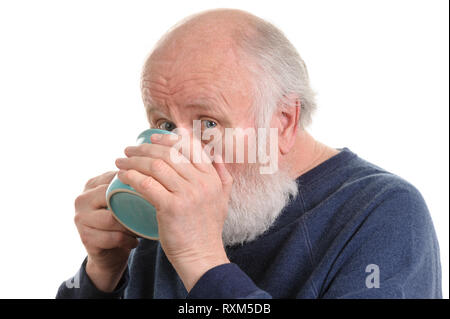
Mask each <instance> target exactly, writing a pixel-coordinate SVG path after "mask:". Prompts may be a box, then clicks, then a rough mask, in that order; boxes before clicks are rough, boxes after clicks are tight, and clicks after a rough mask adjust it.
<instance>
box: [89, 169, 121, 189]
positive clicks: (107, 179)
mask: <svg viewBox="0 0 450 319" xmlns="http://www.w3.org/2000/svg"><path fill="white" fill-rule="evenodd" d="M116 174H117V171H110V172H106V173H104V174H102V175H99V176H96V177H94V178H91V179H90V180H88V181H87V183H86V185H85V186H84V190H85V191H86V190H88V189H93V188H95V187H97V186H99V185H103V184H109V183H111V181H112V180H113V178H114V176H115V175H116Z"/></svg>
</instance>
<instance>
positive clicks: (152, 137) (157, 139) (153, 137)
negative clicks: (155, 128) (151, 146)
mask: <svg viewBox="0 0 450 319" xmlns="http://www.w3.org/2000/svg"><path fill="white" fill-rule="evenodd" d="M161 137H162V134H153V135H152V136H151V139H152V140H153V141H159V140H161Z"/></svg>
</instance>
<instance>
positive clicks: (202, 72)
mask: <svg viewBox="0 0 450 319" xmlns="http://www.w3.org/2000/svg"><path fill="white" fill-rule="evenodd" d="M182 44H186V41H184V42H183V43H179V42H178V43H176V44H170V45H167V46H165V47H163V48H158V49H157V50H155V51H154V52H153V53H152V54H151V55H150V56H149V58H148V59H147V61H146V63H145V66H144V69H143V73H142V79H141V85H142V94H143V97H144V99H145V100H146V101H150V100H152V95H155V92H156V93H157V91H158V90H159V89H160V90H164V91H166V92H177V91H178V90H181V89H183V88H186V87H189V88H192V89H194V90H196V89H197V88H198V87H200V86H201V87H202V88H203V89H204V90H212V91H217V92H216V93H217V94H221V95H224V96H229V95H240V96H242V97H248V96H249V92H250V91H251V83H252V82H251V78H250V75H249V72H248V70H247V68H246V67H245V61H244V60H243V59H242V58H241V57H240V55H239V54H237V53H236V48H234V47H233V46H232V45H231V44H228V45H227V44H225V43H224V42H220V41H218V42H217V43H216V42H209V43H204V44H202V42H200V43H196V44H192V43H187V44H186V45H182ZM199 89H200V88H199ZM155 98H156V97H155ZM199 98H201V96H199Z"/></svg>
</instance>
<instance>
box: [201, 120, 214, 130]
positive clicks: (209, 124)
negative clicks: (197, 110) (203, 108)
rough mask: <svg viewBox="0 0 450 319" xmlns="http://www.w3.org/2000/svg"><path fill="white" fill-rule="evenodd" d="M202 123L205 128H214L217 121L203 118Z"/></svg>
mask: <svg viewBox="0 0 450 319" xmlns="http://www.w3.org/2000/svg"><path fill="white" fill-rule="evenodd" d="M202 125H203V127H204V128H205V129H209V128H214V127H216V126H217V123H216V122H214V121H210V120H203V121H202Z"/></svg>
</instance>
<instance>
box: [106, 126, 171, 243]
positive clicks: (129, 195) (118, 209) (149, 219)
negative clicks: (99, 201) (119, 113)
mask: <svg viewBox="0 0 450 319" xmlns="http://www.w3.org/2000/svg"><path fill="white" fill-rule="evenodd" d="M155 133H156V134H174V133H172V132H169V131H164V130H159V129H148V130H145V131H144V132H142V133H141V134H139V136H138V138H137V145H141V144H144V143H149V144H151V141H150V137H151V136H152V135H153V134H155ZM106 203H107V205H108V209H109V210H111V211H112V212H113V216H114V217H115V218H116V219H117V221H118V222H119V223H120V224H122V225H123V226H124V227H125V228H126V229H128V230H129V231H131V232H133V233H134V234H136V235H138V236H139V237H143V238H147V239H153V240H158V238H159V236H158V222H157V220H156V210H155V207H153V205H152V204H151V203H150V202H148V201H147V200H146V199H144V197H142V195H141V194H139V193H138V192H137V191H136V190H134V189H133V188H132V187H131V186H130V185H127V184H124V183H122V181H121V180H120V179H119V178H118V177H117V175H116V176H115V177H114V179H113V180H112V181H111V183H110V184H109V186H108V189H107V190H106Z"/></svg>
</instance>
